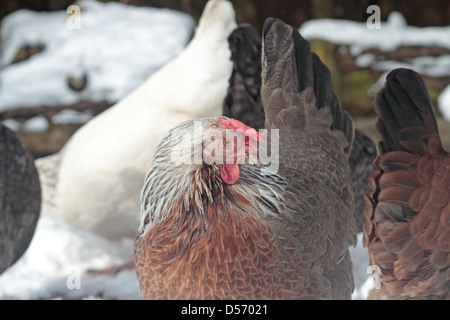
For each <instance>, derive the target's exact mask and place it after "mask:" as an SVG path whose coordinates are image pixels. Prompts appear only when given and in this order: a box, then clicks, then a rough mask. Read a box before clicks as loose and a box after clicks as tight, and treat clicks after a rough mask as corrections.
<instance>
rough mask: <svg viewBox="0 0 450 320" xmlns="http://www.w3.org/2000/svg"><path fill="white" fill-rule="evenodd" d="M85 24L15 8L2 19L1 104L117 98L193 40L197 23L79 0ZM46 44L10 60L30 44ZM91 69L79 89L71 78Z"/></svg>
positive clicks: (164, 11)
mask: <svg viewBox="0 0 450 320" xmlns="http://www.w3.org/2000/svg"><path fill="white" fill-rule="evenodd" d="M79 6H80V7H81V14H80V18H81V20H80V29H70V28H68V27H67V25H66V19H67V17H68V15H67V13H66V11H57V12H33V11H29V10H18V11H16V12H13V13H11V14H10V15H8V16H7V17H5V18H4V19H3V21H2V24H1V30H2V33H1V36H2V39H3V43H2V47H3V51H2V56H1V59H0V64H1V67H2V72H1V75H0V82H1V83H2V85H1V87H0V111H2V110H8V109H15V108H18V107H36V106H42V105H45V106H55V105H70V104H74V103H76V102H78V101H80V100H90V101H93V102H95V101H101V100H107V101H108V102H111V103H113V102H116V101H118V100H120V99H121V98H122V97H124V96H125V95H127V94H128V93H130V92H131V91H132V90H133V89H135V88H136V87H138V86H139V85H140V84H141V83H142V82H143V81H144V80H146V79H147V78H148V77H149V76H150V75H151V74H152V73H154V72H155V71H156V70H157V69H159V68H160V67H161V66H163V65H164V64H166V63H167V62H168V61H170V60H172V59H173V58H174V57H176V56H177V55H178V54H179V53H180V52H181V51H182V50H183V49H184V47H185V46H186V44H187V43H188V41H189V39H190V37H191V35H192V33H193V30H194V25H195V22H194V20H193V18H192V17H190V16H189V15H187V14H184V13H181V12H177V11H174V10H168V9H156V8H148V7H134V6H129V5H124V4H121V3H113V2H111V3H101V2H97V1H93V0H84V1H80V2H79ZM37 44H42V45H44V46H45V49H44V50H43V51H42V52H40V53H38V54H36V55H34V56H32V57H31V58H30V59H28V60H25V61H22V62H20V63H15V64H11V62H12V60H13V58H14V55H15V54H16V52H17V51H18V50H19V49H20V48H21V47H24V46H25V45H37ZM84 74H85V75H87V80H88V81H87V86H86V88H85V89H84V90H83V91H82V92H75V91H73V90H72V89H70V88H69V87H68V85H67V81H68V78H69V77H71V76H72V77H80V76H82V75H84Z"/></svg>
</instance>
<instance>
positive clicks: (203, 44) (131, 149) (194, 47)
mask: <svg viewBox="0 0 450 320" xmlns="http://www.w3.org/2000/svg"><path fill="white" fill-rule="evenodd" d="M235 27H236V22H235V15H234V10H233V6H232V5H231V3H230V2H228V1H224V0H210V1H209V2H208V3H207V4H206V7H205V10H204V12H203V15H202V17H201V19H200V21H199V25H198V28H197V30H196V33H195V35H194V37H193V39H192V40H191V42H190V43H189V45H188V46H187V47H186V48H185V50H184V51H183V52H182V53H181V54H180V55H179V56H178V57H177V58H175V59H174V60H172V61H171V62H169V63H168V64H167V65H165V66H164V67H162V68H161V69H160V70H158V71H157V72H156V73H155V74H154V75H153V76H151V77H150V78H149V79H148V80H147V81H146V82H144V83H143V84H142V85H141V86H140V87H139V88H137V89H136V90H135V91H133V92H132V93H130V94H129V95H128V96H126V97H125V98H124V99H122V100H121V101H119V102H118V103H117V104H115V105H114V106H112V107H111V108H109V109H108V110H106V111H105V112H103V113H102V114H100V115H98V116H97V117H95V118H94V119H92V120H91V121H89V122H88V123H87V124H86V125H84V126H83V127H81V128H80V129H79V130H78V131H77V132H76V133H75V134H74V135H73V136H72V137H71V138H70V140H69V141H68V142H67V143H66V145H65V146H64V147H63V148H62V149H61V150H60V151H59V152H58V153H57V154H55V155H52V156H50V157H47V158H43V159H39V160H38V161H36V165H37V167H38V169H39V174H40V177H41V180H42V182H43V202H44V204H43V209H44V211H45V212H46V213H49V214H50V215H52V216H54V217H56V218H58V219H61V220H63V221H65V222H66V223H68V224H71V225H72V226H75V227H78V228H81V229H84V230H87V231H90V232H92V233H95V234H97V235H100V236H103V237H106V238H108V239H112V240H118V239H120V238H123V237H130V238H133V237H134V235H135V232H136V226H137V225H138V224H139V212H140V209H139V208H140V199H139V195H140V191H141V188H142V183H143V181H144V178H145V174H146V172H147V170H148V165H149V163H150V161H151V159H152V157H153V153H154V151H155V148H156V146H157V144H158V142H159V140H160V139H161V138H162V136H163V135H164V133H165V132H166V131H167V130H169V129H170V128H171V127H173V126H174V125H176V124H178V123H180V122H182V121H185V120H188V119H194V118H198V117H207V116H218V115H220V114H221V104H222V101H223V99H224V97H225V95H226V90H227V86H228V79H229V77H230V75H231V71H232V63H231V62H230V50H229V48H228V42H227V38H228V36H229V34H230V33H231V31H232V30H233V29H234V28H235Z"/></svg>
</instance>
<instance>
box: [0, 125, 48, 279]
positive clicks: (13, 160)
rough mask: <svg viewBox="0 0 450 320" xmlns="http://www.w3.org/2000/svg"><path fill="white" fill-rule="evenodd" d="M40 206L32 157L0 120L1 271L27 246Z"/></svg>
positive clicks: (37, 181)
mask: <svg viewBox="0 0 450 320" xmlns="http://www.w3.org/2000/svg"><path fill="white" fill-rule="evenodd" d="M40 209H41V188H40V184H39V177H38V173H37V171H36V168H35V166H34V159H33V157H32V155H31V154H30V152H29V151H28V150H27V149H26V147H25V146H24V145H23V144H22V143H21V142H20V140H19V139H18V138H17V136H16V134H15V133H14V132H12V131H11V130H9V129H8V128H6V127H5V126H3V125H2V124H1V123H0V274H1V273H2V272H3V271H5V270H6V269H7V268H8V267H10V266H11V265H12V264H13V263H15V262H16V261H17V260H18V259H19V258H20V257H21V256H22V254H23V253H24V252H25V250H26V249H27V248H28V245H29V243H30V241H31V239H32V237H33V234H34V230H35V228H36V223H37V220H38V218H39V214H40Z"/></svg>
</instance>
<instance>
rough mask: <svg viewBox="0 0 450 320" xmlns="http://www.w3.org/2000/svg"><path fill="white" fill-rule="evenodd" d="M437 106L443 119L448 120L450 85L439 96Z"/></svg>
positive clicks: (449, 116) (449, 119)
mask: <svg viewBox="0 0 450 320" xmlns="http://www.w3.org/2000/svg"><path fill="white" fill-rule="evenodd" d="M438 106H439V111H441V113H442V115H443V116H444V118H445V120H447V121H450V85H449V86H447V88H446V89H445V90H444V91H443V92H442V93H441V95H440V96H439V98H438Z"/></svg>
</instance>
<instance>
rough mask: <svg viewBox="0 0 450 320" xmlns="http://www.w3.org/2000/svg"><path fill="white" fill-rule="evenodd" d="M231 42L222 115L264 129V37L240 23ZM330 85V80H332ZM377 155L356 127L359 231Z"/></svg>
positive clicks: (353, 165)
mask: <svg viewBox="0 0 450 320" xmlns="http://www.w3.org/2000/svg"><path fill="white" fill-rule="evenodd" d="M228 43H229V45H230V50H231V60H232V62H233V73H232V75H231V77H230V80H229V87H228V92H227V96H226V97H225V100H224V104H223V115H224V116H227V117H230V118H234V119H237V120H239V121H242V122H243V123H245V124H246V125H248V126H250V127H252V128H255V129H256V130H259V129H264V127H265V125H264V122H265V114H264V109H263V105H262V102H261V95H260V89H261V37H260V36H259V34H258V32H257V31H256V30H255V29H254V28H253V27H252V26H251V25H248V24H241V25H239V26H238V28H236V29H235V30H234V31H233V32H232V33H231V34H230V36H229V38H228ZM330 85H331V84H330ZM376 155H377V151H376V147H375V145H374V143H373V142H372V140H371V139H370V138H369V137H368V136H366V135H365V134H364V133H363V132H362V131H360V130H358V129H356V130H355V139H354V141H353V145H352V150H351V152H350V156H349V163H350V170H351V174H352V186H353V193H354V200H355V203H354V216H355V220H356V225H357V230H358V232H362V230H363V222H364V214H363V212H364V196H363V195H364V191H365V190H366V189H367V187H368V186H369V179H370V175H371V174H372V173H373V172H374V171H375V169H376V168H375V167H374V166H373V161H374V160H375V157H376Z"/></svg>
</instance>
